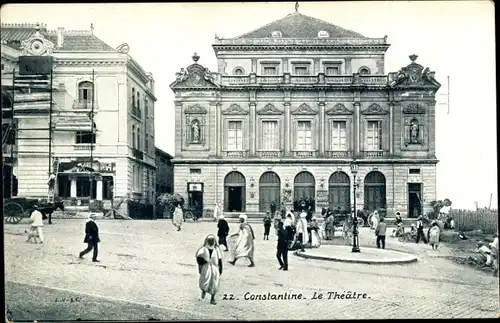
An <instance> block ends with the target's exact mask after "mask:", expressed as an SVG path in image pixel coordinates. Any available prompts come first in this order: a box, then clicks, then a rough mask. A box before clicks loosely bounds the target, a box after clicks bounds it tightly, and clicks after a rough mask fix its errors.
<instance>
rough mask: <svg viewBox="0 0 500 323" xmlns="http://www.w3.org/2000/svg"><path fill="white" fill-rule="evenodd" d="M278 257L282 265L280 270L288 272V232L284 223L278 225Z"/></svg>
mask: <svg viewBox="0 0 500 323" xmlns="http://www.w3.org/2000/svg"><path fill="white" fill-rule="evenodd" d="M276 249H277V252H276V257H277V258H278V262H279V264H280V268H279V270H282V269H283V270H288V232H287V231H286V230H285V229H284V228H283V222H281V221H280V222H279V223H278V245H277V248H276Z"/></svg>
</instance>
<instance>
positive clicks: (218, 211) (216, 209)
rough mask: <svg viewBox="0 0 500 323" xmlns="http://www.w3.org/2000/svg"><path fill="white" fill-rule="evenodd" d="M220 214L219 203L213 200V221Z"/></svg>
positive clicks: (215, 220)
mask: <svg viewBox="0 0 500 323" xmlns="http://www.w3.org/2000/svg"><path fill="white" fill-rule="evenodd" d="M220 214H221V209H220V204H219V202H215V207H214V222H217V220H218V219H219V216H220Z"/></svg>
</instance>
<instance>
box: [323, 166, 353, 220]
mask: <svg viewBox="0 0 500 323" xmlns="http://www.w3.org/2000/svg"><path fill="white" fill-rule="evenodd" d="M350 190H351V182H350V179H349V175H347V174H346V173H344V172H335V173H333V174H332V175H331V176H330V179H329V180H328V196H329V198H328V202H329V206H330V207H331V208H332V210H334V211H336V210H339V209H340V210H341V211H348V212H350V210H351V193H350V192H351V191H350Z"/></svg>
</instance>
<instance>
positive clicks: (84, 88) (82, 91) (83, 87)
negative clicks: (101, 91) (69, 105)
mask: <svg viewBox="0 0 500 323" xmlns="http://www.w3.org/2000/svg"><path fill="white" fill-rule="evenodd" d="M93 90H94V85H93V83H92V82H88V81H84V82H80V83H79V84H78V102H80V103H91V102H92V97H93V92H94V91H93Z"/></svg>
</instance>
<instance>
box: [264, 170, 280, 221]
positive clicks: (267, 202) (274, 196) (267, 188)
mask: <svg viewBox="0 0 500 323" xmlns="http://www.w3.org/2000/svg"><path fill="white" fill-rule="evenodd" d="M280 189H281V181H280V178H279V176H278V174H276V173H275V172H265V173H264V174H262V176H261V177H260V180H259V211H260V212H267V211H270V209H271V202H274V204H276V210H279V208H280Z"/></svg>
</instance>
